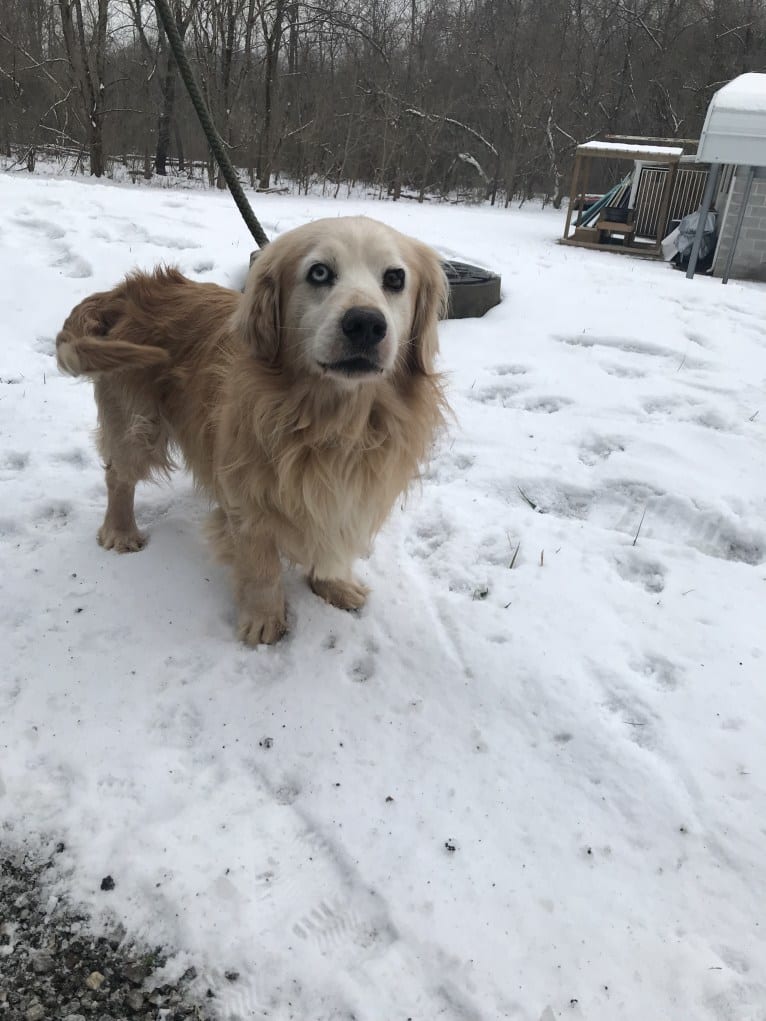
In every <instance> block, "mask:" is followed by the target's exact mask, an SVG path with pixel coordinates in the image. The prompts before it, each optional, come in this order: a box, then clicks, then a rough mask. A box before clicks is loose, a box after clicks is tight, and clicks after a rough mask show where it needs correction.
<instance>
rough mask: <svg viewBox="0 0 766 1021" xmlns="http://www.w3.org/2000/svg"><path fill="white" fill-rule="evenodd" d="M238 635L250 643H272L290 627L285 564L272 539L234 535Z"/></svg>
mask: <svg viewBox="0 0 766 1021" xmlns="http://www.w3.org/2000/svg"><path fill="white" fill-rule="evenodd" d="M234 547H235V549H234V553H235V558H236V559H235V561H234V576H235V580H236V587H237V603H238V605H239V637H240V638H241V639H242V641H243V642H245V643H246V644H247V645H260V644H264V645H273V644H274V642H278V641H279V639H280V638H281V637H282V635H283V634H284V633H285V631H287V623H286V613H285V594H284V590H283V588H282V564H281V563H280V560H279V550H278V549H277V545H276V543H275V542H274V540H273V539H271V538H268V537H266V536H258V537H257V538H255V539H249V540H244V541H243V540H242V539H238V538H237V537H236V536H235V537H234Z"/></svg>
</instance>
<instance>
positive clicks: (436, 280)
mask: <svg viewBox="0 0 766 1021" xmlns="http://www.w3.org/2000/svg"><path fill="white" fill-rule="evenodd" d="M445 301H446V280H445V278H444V273H443V270H442V268H441V264H440V262H439V259H438V257H437V256H436V254H435V253H434V252H432V251H431V250H430V249H429V248H427V247H426V246H425V245H422V244H420V242H417V241H415V240H413V239H412V238H408V237H406V236H404V235H403V234H399V233H398V232H397V231H395V230H393V229H392V228H390V227H387V226H385V225H384V224H382V223H378V222H377V221H375V220H368V219H366V218H364V217H343V218H339V219H332V220H330V219H328V220H319V221H317V222H315V223H312V224H308V225H307V226H305V227H299V228H298V229H297V230H294V231H291V232H290V233H288V234H284V235H282V236H281V237H280V238H278V239H277V240H276V241H274V242H272V244H270V245H269V246H268V247H267V248H266V249H265V250H264V251H263V252H262V253H260V254H259V256H258V258H257V259H256V261H255V263H254V266H253V269H252V270H251V273H250V277H249V279H248V284H247V287H246V289H245V296H244V298H243V303H242V306H241V308H240V311H239V313H238V322H239V326H240V328H244V330H245V333H246V336H247V339H248V341H249V343H250V344H251V346H252V347H253V349H254V352H255V354H256V355H257V356H258V357H261V358H265V359H266V360H268V361H271V362H275V361H277V360H278V359H280V358H281V359H283V360H284V361H288V362H289V363H290V365H291V366H292V367H293V368H294V369H297V370H298V371H302V372H307V373H310V374H313V375H315V376H318V377H323V378H325V379H328V380H331V381H333V382H335V383H337V384H338V385H340V386H344V387H347V386H356V385H358V384H360V383H366V382H371V381H374V380H376V379H380V378H384V377H385V376H387V375H389V374H390V373H392V372H393V371H394V370H395V369H401V370H403V371H406V370H409V371H413V372H415V371H422V372H431V371H433V358H434V356H435V354H436V345H437V339H436V322H437V320H438V318H439V317H440V315H441V314H442V312H443V308H444V304H445ZM236 325H237V322H236V321H235V326H236Z"/></svg>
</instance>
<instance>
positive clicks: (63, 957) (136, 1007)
mask: <svg viewBox="0 0 766 1021" xmlns="http://www.w3.org/2000/svg"><path fill="white" fill-rule="evenodd" d="M56 850H57V851H58V852H60V851H62V850H63V845H61V844H59V845H58V846H57V848H56ZM52 865H53V862H52V861H45V862H42V863H41V862H39V861H35V860H33V859H32V858H31V856H26V855H24V854H23V853H16V852H12V851H8V850H3V849H1V848H0V1021H135V1019H140V1021H160V1019H162V1021H185V1019H187V1018H189V1019H193V1021H212V1019H213V1017H214V1015H213V1013H211V1012H210V1001H209V1000H208V1004H207V1005H205V1004H203V1003H200V1001H199V1000H198V999H195V998H194V996H193V995H192V992H191V989H190V986H191V984H192V983H193V982H194V980H195V979H196V977H197V973H196V970H195V969H194V968H189V969H188V970H187V971H186V972H185V973H184V975H183V976H182V977H181V979H180V980H179V981H178V982H176V983H171V984H167V983H166V984H161V985H157V981H158V980H157V979H156V978H155V979H154V981H153V975H154V973H155V972H156V971H157V970H158V969H160V968H162V967H163V966H164V965H165V963H166V961H167V956H168V955H167V952H163V951H162V949H158V948H154V949H152V948H145V947H138V946H136V945H135V944H134V943H131V942H129V941H128V940H127V939H126V935H125V932H124V930H123V929H122V927H121V926H115V928H114V930H113V932H111V934H107V935H100V936H97V935H95V933H94V932H93V931H92V930H91V929H90V928H89V925H88V920H87V918H84V917H83V916H82V915H81V914H78V913H77V911H76V910H74V909H73V908H72V907H71V906H70V905H67V904H62V903H61V902H60V901H59V902H58V903H57V904H56V906H55V907H53V908H51V907H50V904H51V899H50V898H49V897H48V896H47V894H46V892H45V885H46V884H45V879H46V872H47V870H48V869H50V868H51V866H52ZM212 996H213V993H212V991H211V990H208V997H212Z"/></svg>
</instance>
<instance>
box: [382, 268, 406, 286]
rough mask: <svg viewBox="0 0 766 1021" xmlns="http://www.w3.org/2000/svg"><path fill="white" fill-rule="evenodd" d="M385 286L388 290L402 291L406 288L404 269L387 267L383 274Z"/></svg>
mask: <svg viewBox="0 0 766 1021" xmlns="http://www.w3.org/2000/svg"><path fill="white" fill-rule="evenodd" d="M383 286H384V287H385V288H386V290H387V291H401V290H403V289H404V270H403V269H387V270H386V272H385V273H384V274H383Z"/></svg>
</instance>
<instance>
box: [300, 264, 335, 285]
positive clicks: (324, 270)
mask: <svg viewBox="0 0 766 1021" xmlns="http://www.w3.org/2000/svg"><path fill="white" fill-rule="evenodd" d="M306 279H307V280H308V282H309V283H310V284H320V285H321V284H331V283H332V282H333V280H334V279H335V274H334V273H333V271H332V270H331V269H330V267H329V266H325V264H324V263H323V262H315V263H314V265H313V266H311V267H310V268H309V271H308V273H307V274H306Z"/></svg>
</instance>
